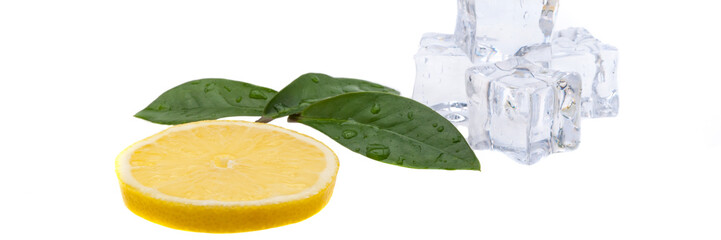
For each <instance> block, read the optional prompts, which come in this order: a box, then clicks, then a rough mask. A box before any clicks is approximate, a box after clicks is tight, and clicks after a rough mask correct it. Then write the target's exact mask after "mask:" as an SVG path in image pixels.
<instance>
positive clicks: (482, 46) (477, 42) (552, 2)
mask: <svg viewBox="0 0 721 240" xmlns="http://www.w3.org/2000/svg"><path fill="white" fill-rule="evenodd" d="M557 8H558V0H458V16H457V21H456V31H455V37H456V41H457V42H458V46H460V47H461V48H462V49H463V50H464V52H466V53H467V54H468V56H469V57H470V58H471V60H473V61H474V62H476V63H478V62H488V61H497V60H502V59H506V58H508V57H510V56H512V55H513V54H515V53H516V52H518V50H519V49H521V47H523V46H529V45H533V44H536V43H548V42H549V41H550V39H551V33H552V31H553V26H554V19H555V17H556V13H557Z"/></svg>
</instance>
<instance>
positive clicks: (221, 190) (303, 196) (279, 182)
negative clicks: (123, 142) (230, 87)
mask: <svg viewBox="0 0 721 240" xmlns="http://www.w3.org/2000/svg"><path fill="white" fill-rule="evenodd" d="M116 173H117V175H118V179H119V180H120V189H121V193H122V195H123V199H124V201H125V205H126V206H127V207H128V208H129V209H130V210H131V211H132V212H134V213H135V214H137V215H138V216H141V217H143V218H145V219H147V220H150V221H152V222H155V223H158V224H160V225H163V226H167V227H171V228H175V229H181V230H188V231H197V232H214V233H228V232H245V231H253V230H260V229H266V228H271V227H277V226H282V225H286V224H290V223H294V222H299V221H301V220H303V219H306V218H308V217H310V216H312V215H313V214H315V213H317V212H318V211H320V210H321V209H322V208H323V207H324V206H325V205H326V203H328V200H329V199H330V196H331V194H332V192H333V186H334V184H335V177H336V174H337V173H338V158H337V157H336V155H335V154H334V153H333V151H331V150H330V149H329V148H328V147H327V146H325V145H324V144H323V143H321V142H319V141H317V140H315V139H313V138H311V137H309V136H306V135H303V134H300V133H297V132H294V131H291V130H288V129H284V128H281V127H277V126H273V125H270V124H263V123H251V122H244V121H201V122H194V123H188V124H183V125H177V126H173V127H170V128H168V129H167V130H165V131H162V132H160V133H158V134H155V135H153V136H151V137H149V138H146V139H144V140H142V141H140V142H137V143H135V144H133V145H131V146H130V147H128V148H127V149H125V150H124V151H123V152H122V153H120V155H119V156H118V158H117V159H116Z"/></svg>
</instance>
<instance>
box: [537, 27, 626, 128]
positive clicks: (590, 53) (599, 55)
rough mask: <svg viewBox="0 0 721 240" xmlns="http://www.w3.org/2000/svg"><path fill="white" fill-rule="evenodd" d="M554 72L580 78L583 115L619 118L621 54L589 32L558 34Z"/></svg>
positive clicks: (560, 32) (555, 39)
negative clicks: (562, 72) (617, 70)
mask: <svg viewBox="0 0 721 240" xmlns="http://www.w3.org/2000/svg"><path fill="white" fill-rule="evenodd" d="M552 49H553V50H552V51H553V59H552V60H551V68H553V69H555V70H560V71H572V72H578V73H579V74H581V78H582V81H583V92H582V103H581V109H582V110H581V112H582V113H581V114H582V116H584V117H592V118H596V117H614V116H616V115H617V114H618V85H617V81H616V66H617V63H618V50H617V49H616V48H615V47H613V46H611V45H608V44H603V43H601V41H599V40H597V39H595V38H594V37H593V36H592V35H591V34H590V33H589V32H588V31H587V30H586V29H583V28H568V29H564V30H562V31H558V32H557V33H556V34H554V39H553V47H552Z"/></svg>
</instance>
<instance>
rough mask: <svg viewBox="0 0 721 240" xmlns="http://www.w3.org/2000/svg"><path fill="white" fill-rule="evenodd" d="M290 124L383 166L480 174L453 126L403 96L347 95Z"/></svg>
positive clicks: (323, 103)
mask: <svg viewBox="0 0 721 240" xmlns="http://www.w3.org/2000/svg"><path fill="white" fill-rule="evenodd" d="M291 118H293V120H295V121H298V122H300V123H303V124H305V125H308V126H311V127H313V128H315V129H317V130H319V131H321V132H323V133H324V134H326V135H328V136H329V137H331V138H333V139H334V140H336V141H337V142H338V143H340V144H342V145H343V146H345V147H347V148H348V149H350V150H352V151H355V152H357V153H360V154H362V155H365V156H367V157H369V158H372V159H375V160H378V161H381V162H385V163H390V164H395V165H399V166H403V167H409V168H433V169H449V170H451V169H471V170H480V163H479V162H478V158H476V155H475V154H474V153H473V150H472V149H471V148H470V147H469V146H468V143H467V142H466V140H465V138H463V135H461V133H460V132H458V130H457V129H456V128H455V127H454V126H453V124H452V123H450V122H449V121H448V120H446V119H445V118H444V117H443V116H441V115H439V114H438V113H436V112H435V111H433V110H432V109H430V108H428V107H426V106H425V105H423V104H421V103H418V102H416V101H413V100H411V99H408V98H404V97H401V96H397V95H392V94H387V93H377V92H359V93H348V94H343V95H340V96H336V97H333V98H329V99H326V100H323V101H320V102H317V103H315V104H312V105H310V106H308V107H307V108H306V109H305V110H303V112H302V113H301V114H300V115H291Z"/></svg>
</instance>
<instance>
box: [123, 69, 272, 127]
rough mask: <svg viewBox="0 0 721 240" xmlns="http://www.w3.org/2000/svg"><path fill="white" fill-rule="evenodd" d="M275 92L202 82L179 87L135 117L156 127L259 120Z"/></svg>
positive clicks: (231, 83)
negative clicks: (237, 118)
mask: <svg viewBox="0 0 721 240" xmlns="http://www.w3.org/2000/svg"><path fill="white" fill-rule="evenodd" d="M276 93H277V92H276V91H275V90H273V89H268V88H264V87H260V86H256V85H253V84H249V83H244V82H240V81H233V80H228V79H221V78H206V79H199V80H193V81H189V82H186V83H183V84H180V85H178V86H176V87H174V88H171V89H170V90H168V91H166V92H164V93H163V94H161V95H160V96H159V97H158V98H157V99H155V101H153V102H152V103H150V105H148V106H147V107H146V108H145V109H143V110H142V111H140V112H138V113H136V114H135V117H138V118H142V119H145V120H148V121H151V122H154V123H160V124H180V123H187V122H194V121H200V120H209V119H218V118H223V117H230V116H260V115H262V114H263V109H264V108H265V105H266V104H267V103H268V101H269V100H270V99H271V98H273V97H274V96H275V94H276Z"/></svg>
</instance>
